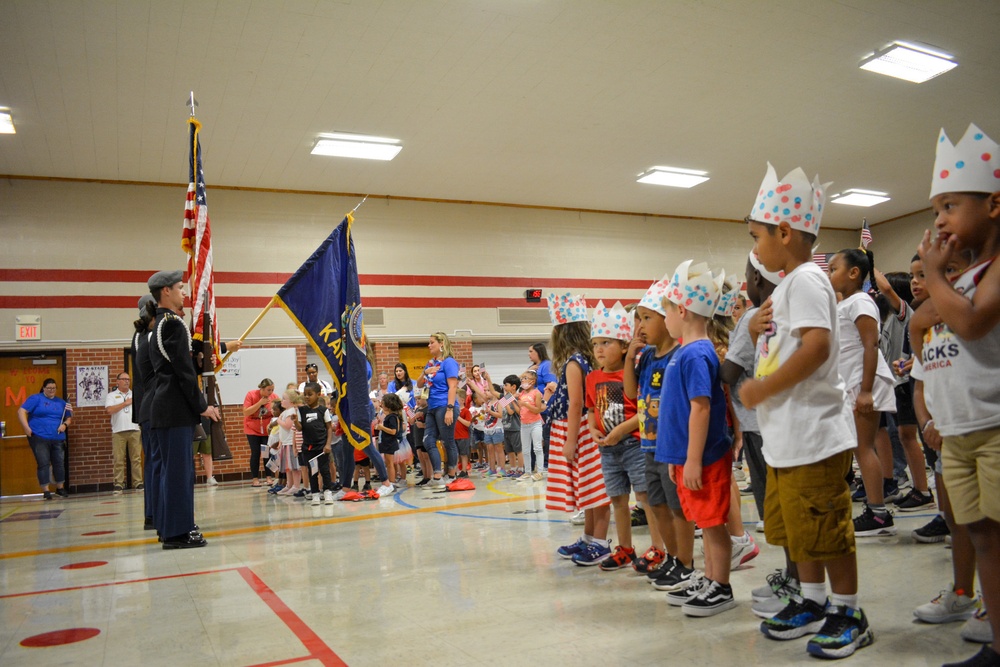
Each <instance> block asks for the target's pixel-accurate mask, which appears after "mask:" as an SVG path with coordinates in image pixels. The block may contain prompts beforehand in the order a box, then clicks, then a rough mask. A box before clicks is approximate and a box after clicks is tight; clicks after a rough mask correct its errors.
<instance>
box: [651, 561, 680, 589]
mask: <svg viewBox="0 0 1000 667" xmlns="http://www.w3.org/2000/svg"><path fill="white" fill-rule="evenodd" d="M677 562H678V561H677V559H676V558H674V557H673V556H671V555H670V554H667V555H666V557H665V558H664V559H663V560H662V561H661V562H660V564H659V565H656V566H655V567H651V568H650V567H647V569H646V573H645V574H646V581H648V582H649V583H653V582H654V581H656V580H657V579H659V578H660V577H663V576H665V575H666V574H667V572H670V570H672V569H674V563H677Z"/></svg>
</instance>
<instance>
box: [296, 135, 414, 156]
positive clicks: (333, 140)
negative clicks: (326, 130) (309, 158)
mask: <svg viewBox="0 0 1000 667" xmlns="http://www.w3.org/2000/svg"><path fill="white" fill-rule="evenodd" d="M401 150H403V147H402V146H400V145H399V139H389V138H387V137H372V136H368V135H364V134H344V133H341V132H333V133H330V134H321V135H320V137H319V139H317V140H316V145H315V146H313V149H312V154H313V155H331V156H334V157H353V158H362V159H365V160H391V159H392V158H394V157H396V155H398V154H399V151H401Z"/></svg>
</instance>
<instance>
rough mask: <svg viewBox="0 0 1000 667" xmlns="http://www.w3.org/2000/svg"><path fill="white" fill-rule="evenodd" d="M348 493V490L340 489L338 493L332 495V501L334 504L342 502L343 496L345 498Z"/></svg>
mask: <svg viewBox="0 0 1000 667" xmlns="http://www.w3.org/2000/svg"><path fill="white" fill-rule="evenodd" d="M348 492H349V490H348V489H345V488H343V487H341V488H340V491H337V492H336V493H335V494H333V500H334V502H336V501H338V500H343V499H344V496H346V495H347V494H348Z"/></svg>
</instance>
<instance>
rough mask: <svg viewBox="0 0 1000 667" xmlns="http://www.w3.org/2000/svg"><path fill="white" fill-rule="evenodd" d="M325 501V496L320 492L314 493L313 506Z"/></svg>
mask: <svg viewBox="0 0 1000 667" xmlns="http://www.w3.org/2000/svg"><path fill="white" fill-rule="evenodd" d="M322 503H323V497H322V496H321V495H319V493H314V494H312V504H313V506H318V505H321V504H322Z"/></svg>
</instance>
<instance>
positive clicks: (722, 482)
mask: <svg viewBox="0 0 1000 667" xmlns="http://www.w3.org/2000/svg"><path fill="white" fill-rule="evenodd" d="M674 472H675V475H674V476H675V478H676V479H677V497H678V498H679V499H680V501H681V509H682V510H684V516H685V517H687V519H688V521H694V522H695V523H697V524H698V527H699V528H712V527H713V526H720V525H722V524H724V523H726V521H728V520H729V505H730V499H731V497H732V496H731V495H730V494H731V492H732V491H731V487H732V483H733V452H732V450H729V451H728V452H726V453H725V454H723V456H722V458H721V459H719V460H718V461H716V462H715V463H712V464H710V465H708V466H707V467H705V468H702V470H701V491H692V490H690V489H688V488H687V487H685V486H684V466H675V467H674Z"/></svg>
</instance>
